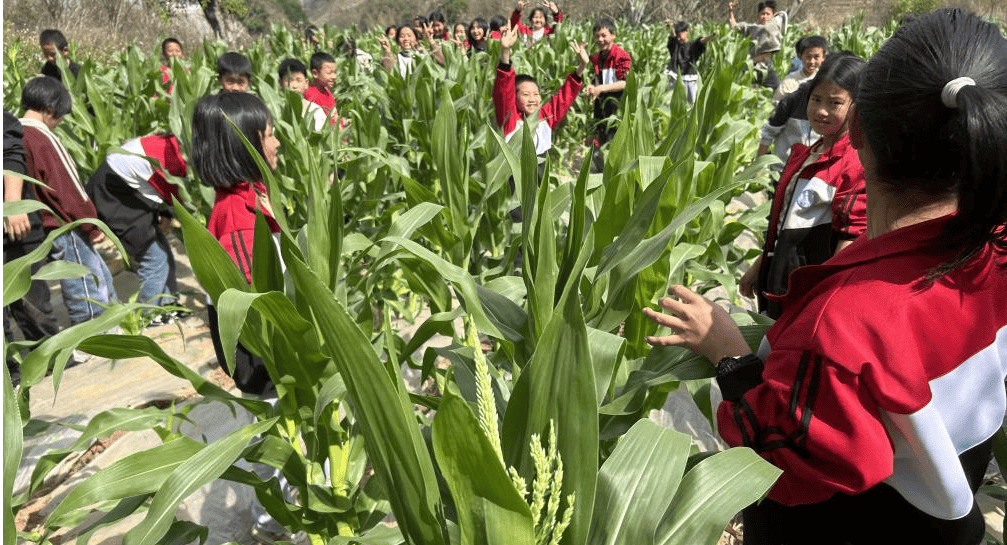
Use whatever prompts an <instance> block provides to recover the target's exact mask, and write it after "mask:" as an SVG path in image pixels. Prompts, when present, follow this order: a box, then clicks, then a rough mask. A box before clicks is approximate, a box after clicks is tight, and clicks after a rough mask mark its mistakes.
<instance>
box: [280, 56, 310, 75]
mask: <svg viewBox="0 0 1007 545" xmlns="http://www.w3.org/2000/svg"><path fill="white" fill-rule="evenodd" d="M277 74H278V75H279V76H280V80H282V79H283V78H286V77H289V76H290V75H291V74H301V75H303V76H304V77H305V78H307V77H308V69H307V67H305V66H304V63H303V62H301V61H299V60H297V59H293V58H290V59H284V60H283V62H281V63H280V68H279V70H277Z"/></svg>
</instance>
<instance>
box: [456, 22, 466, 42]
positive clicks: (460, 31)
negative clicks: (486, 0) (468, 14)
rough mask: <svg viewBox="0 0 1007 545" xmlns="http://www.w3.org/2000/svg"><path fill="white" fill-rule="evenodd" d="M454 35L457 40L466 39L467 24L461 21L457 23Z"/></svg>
mask: <svg viewBox="0 0 1007 545" xmlns="http://www.w3.org/2000/svg"><path fill="white" fill-rule="evenodd" d="M454 35H455V39H456V40H459V41H465V39H466V37H467V35H466V34H465V25H463V24H461V23H459V24H457V25H455V31H454Z"/></svg>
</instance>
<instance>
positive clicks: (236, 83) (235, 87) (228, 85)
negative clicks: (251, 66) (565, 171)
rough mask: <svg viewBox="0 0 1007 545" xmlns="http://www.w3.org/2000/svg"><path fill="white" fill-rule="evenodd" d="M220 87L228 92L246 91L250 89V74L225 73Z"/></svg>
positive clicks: (221, 78)
mask: <svg viewBox="0 0 1007 545" xmlns="http://www.w3.org/2000/svg"><path fill="white" fill-rule="evenodd" d="M220 88H221V89H223V90H224V91H226V92H228V93H244V92H246V91H248V76H246V75H244V74H224V75H223V76H221V77H220Z"/></svg>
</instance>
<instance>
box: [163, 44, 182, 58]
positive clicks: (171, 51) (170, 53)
mask: <svg viewBox="0 0 1007 545" xmlns="http://www.w3.org/2000/svg"><path fill="white" fill-rule="evenodd" d="M172 57H174V58H176V59H181V58H182V46H180V45H178V44H176V43H175V42H168V44H167V45H165V46H164V58H165V59H170V58H172Z"/></svg>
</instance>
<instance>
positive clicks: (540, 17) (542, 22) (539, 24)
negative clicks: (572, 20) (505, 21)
mask: <svg viewBox="0 0 1007 545" xmlns="http://www.w3.org/2000/svg"><path fill="white" fill-rule="evenodd" d="M525 5H526V4H525V2H524V0H518V3H517V7H516V8H514V11H513V12H512V13H511V14H510V26H511V28H515V29H517V31H518V32H519V33H520V34H521V35H523V36H525V45H530V44H534V43H538V42H539V41H540V40H542V38H544V37H546V36H548V35H550V34H552V33H553V32H556V25H555V24H553V25H551V26H546V23H547V22H548V20H547V19H546V14H545V10H544V9H542V8H541V7H539V6H535V7H534V8H532V10H531V13H530V14H529V15H528V22H529V23H530V24H531V27H530V28H529V27H526V26H524V25H522V24H521V12H522V11H524V8H525ZM542 5H543V6H545V7H547V8H549V12H550V13H551V14H552V18H553V20H555V21H556V23H562V22H563V12H562V11H560V10H559V6H557V5H556V2H550V1H545V0H543V2H542Z"/></svg>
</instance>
